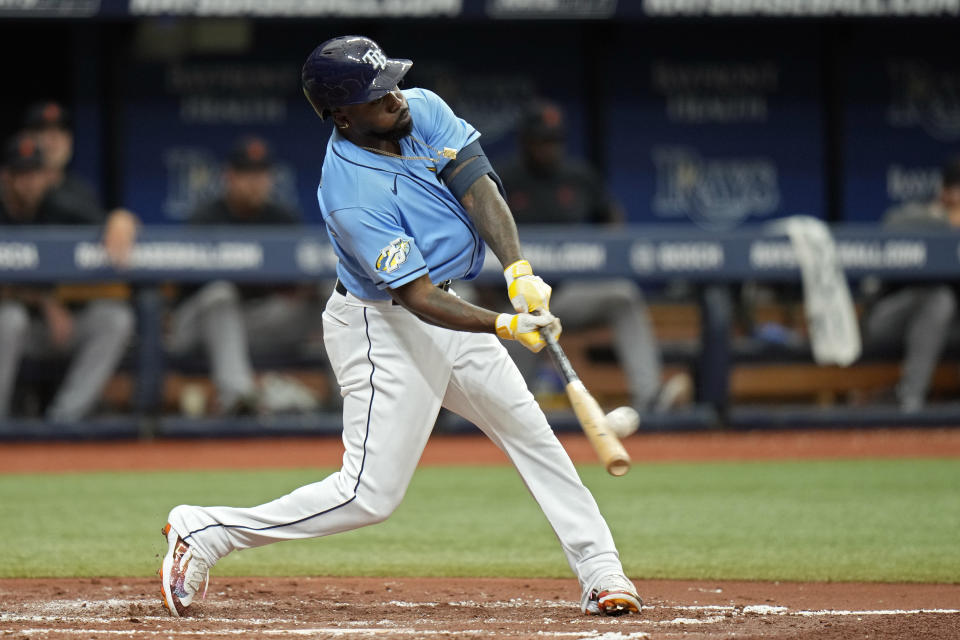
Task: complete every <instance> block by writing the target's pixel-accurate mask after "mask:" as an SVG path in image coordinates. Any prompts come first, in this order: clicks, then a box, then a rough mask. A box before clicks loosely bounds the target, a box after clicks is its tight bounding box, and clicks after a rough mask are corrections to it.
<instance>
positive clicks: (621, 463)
mask: <svg viewBox="0 0 960 640" xmlns="http://www.w3.org/2000/svg"><path fill="white" fill-rule="evenodd" d="M541 335H542V336H543V339H544V341H545V342H546V343H547V350H549V351H550V355H551V357H553V361H554V363H555V364H556V365H557V368H558V369H559V370H560V373H561V374H562V375H563V379H564V380H565V381H566V383H567V397H568V398H569V399H570V404H571V405H573V412H574V413H575V414H576V415H577V420H578V421H579V422H580V427H581V428H582V429H583V432H584V433H585V434H587V439H588V440H589V441H590V444H591V445H593V449H594V451H596V452H597V456H598V457H599V458H600V462H602V463H603V466H605V467H606V468H607V471H608V472H609V473H610V475H614V476H622V475H623V474H625V473H626V472H627V471H629V470H630V456H629V455H627V451H626V449H624V448H623V445H622V444H621V443H620V440H619V439H618V438H617V436H616V435H614V434H613V432H612V431H610V428H609V427H608V426H607V417H606V415H605V414H604V413H603V410H602V409H601V408H600V405H599V404H597V401H596V399H594V397H593V396H592V395H590V392H589V391H587V388H586V386H584V384H583V382H582V381H581V380H580V377H579V376H578V375H577V372H576V371H574V370H573V365H571V364H570V360H569V359H568V358H567V354H566V353H564V352H563V348H562V347H561V346H560V343H558V342H557V339H556V338H554V337H553V336H549V335H547V334H546V332H543V333H542V334H541Z"/></svg>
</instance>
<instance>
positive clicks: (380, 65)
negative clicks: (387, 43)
mask: <svg viewBox="0 0 960 640" xmlns="http://www.w3.org/2000/svg"><path fill="white" fill-rule="evenodd" d="M360 59H361V60H363V61H364V62H367V63H369V64H370V65H371V66H372V67H373V68H374V69H386V68H387V56H385V55H384V54H383V51H380V49H367V52H366V53H365V54H363V57H362V58H360Z"/></svg>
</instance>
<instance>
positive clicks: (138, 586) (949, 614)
mask: <svg viewBox="0 0 960 640" xmlns="http://www.w3.org/2000/svg"><path fill="white" fill-rule="evenodd" d="M641 585H642V593H643V596H644V598H645V601H646V602H645V606H644V610H643V615H641V616H623V617H620V618H597V617H590V616H583V615H581V614H580V612H579V608H578V604H577V603H576V602H575V599H576V598H577V595H578V594H577V593H576V585H575V583H574V582H573V581H572V580H519V579H513V580H501V579H479V578H472V579H466V578H459V579H439V578H428V579H416V580H413V579H408V578H396V579H389V578H387V579H384V578H319V577H318V578H296V579H292V578H279V579H263V578H224V579H218V578H213V579H212V580H211V585H210V590H209V592H208V594H207V598H206V600H204V601H202V602H200V603H199V604H197V605H196V611H195V612H194V613H193V615H192V617H190V618H183V619H176V618H171V617H169V616H168V615H166V614H165V612H164V610H163V609H162V607H161V605H160V600H159V597H158V595H157V592H158V590H159V585H158V584H157V582H156V581H154V580H146V579H136V580H129V579H128V580H116V579H112V580H108V579H96V580H0V598H2V602H3V605H2V608H0V611H2V613H0V629H3V630H4V632H5V633H3V635H2V637H12V638H52V639H61V638H69V639H76V638H83V639H84V640H86V639H88V638H116V637H129V638H141V637H143V638H167V639H173V640H180V639H184V640H186V639H189V638H200V637H202V638H236V637H238V636H240V637H249V638H344V637H346V638H365V637H376V638H385V639H389V640H393V639H399V638H404V639H407V638H510V639H514V638H516V639H520V638H524V639H526V638H531V639H532V638H538V639H548V638H564V639H566V638H601V639H604V640H625V639H628V638H658V639H664V640H667V639H675V638H676V639H679V638H684V639H686V640H699V639H714V638H737V639H745V638H767V639H781V638H796V639H799V638H817V639H818V640H834V639H847V638H873V639H891V640H892V639H894V638H896V639H901V638H910V639H920V638H929V639H934V638H936V639H937V640H946V639H949V638H960V609H958V608H957V607H958V605H960V586H958V585H953V586H944V585H901V584H896V585H869V584H868V585H864V584H799V583H757V582H713V581H711V582H704V583H687V582H680V581H662V580H654V581H644V582H642V583H641Z"/></svg>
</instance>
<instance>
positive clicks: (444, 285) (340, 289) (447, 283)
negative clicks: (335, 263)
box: [334, 280, 451, 304]
mask: <svg viewBox="0 0 960 640" xmlns="http://www.w3.org/2000/svg"><path fill="white" fill-rule="evenodd" d="M450 282H451V281H450V280H444V281H443V282H441V283H440V284H438V285H437V288H438V289H441V290H443V291H448V290H449V289H450ZM334 290H335V291H336V292H337V293H339V294H340V295H342V296H345V295H347V288H346V287H345V286H343V283H342V282H340V280H337V284H336V286H334ZM393 304H397V302H396V300H394V301H393Z"/></svg>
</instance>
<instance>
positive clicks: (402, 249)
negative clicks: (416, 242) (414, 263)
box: [376, 238, 410, 273]
mask: <svg viewBox="0 0 960 640" xmlns="http://www.w3.org/2000/svg"><path fill="white" fill-rule="evenodd" d="M409 254H410V243H409V242H408V241H407V240H404V239H403V238H396V239H395V240H393V241H392V242H390V244H388V245H387V246H385V247H384V248H383V249H381V250H380V254H379V255H378V256H377V263H376V268H377V271H380V272H383V273H393V272H394V271H396V270H397V269H399V268H400V265H402V264H403V263H404V262H406V261H407V256H408V255H409Z"/></svg>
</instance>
